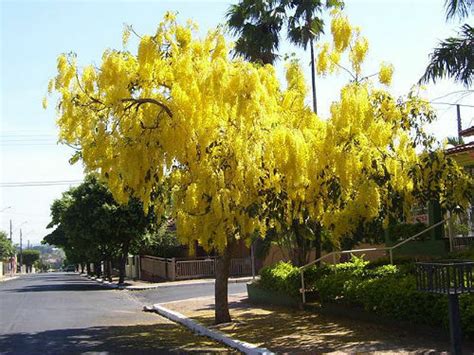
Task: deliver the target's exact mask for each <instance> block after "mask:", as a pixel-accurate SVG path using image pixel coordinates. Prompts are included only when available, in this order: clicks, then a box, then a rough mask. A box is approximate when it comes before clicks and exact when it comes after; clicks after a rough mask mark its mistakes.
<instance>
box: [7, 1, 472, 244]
mask: <svg viewBox="0 0 474 355" xmlns="http://www.w3.org/2000/svg"><path fill="white" fill-rule="evenodd" d="M231 3H235V1H225V0H214V1H210V0H207V1H198V0H194V1H191V0H188V1H185V0H182V1H160V0H154V1H151V0H150V1H131V0H130V1H112V0H110V1H108V0H102V1H101V0H95V1H85V0H84V1H72V0H62V1H60V0H37V1H22V0H0V19H1V23H0V34H1V42H0V61H1V75H0V83H1V97H0V115H1V116H0V171H1V173H0V174H1V175H0V230H5V231H7V232H9V228H10V227H9V224H10V220H11V221H12V226H13V228H12V230H13V240H14V242H15V243H19V233H20V229H21V230H22V235H23V245H24V246H25V245H27V243H28V241H29V242H30V243H31V244H38V243H39V242H40V241H41V239H42V238H43V237H44V236H45V235H46V234H48V233H49V231H50V230H49V231H48V230H47V229H46V226H47V224H48V223H49V221H50V214H49V211H50V210H49V208H50V205H51V203H52V202H53V201H54V199H57V198H60V197H61V194H62V192H63V191H65V190H67V189H68V188H69V186H72V185H74V184H77V183H78V182H79V181H81V180H82V178H83V172H82V170H83V169H82V166H81V164H80V163H79V164H76V165H70V164H69V162H68V161H69V158H70V157H71V155H72V153H73V151H72V149H71V148H69V147H66V146H62V145H58V144H57V128H56V125H55V121H56V116H55V114H56V112H55V109H54V102H50V105H49V108H48V109H47V110H43V108H42V105H41V103H42V99H43V97H44V96H45V94H46V90H47V84H48V81H49V79H51V78H52V77H54V75H55V70H56V58H57V56H58V55H59V54H60V53H65V52H71V51H72V52H75V53H77V55H78V62H79V64H80V65H85V64H89V63H99V61H100V58H101V55H102V53H103V51H104V50H105V49H107V48H117V49H121V48H122V35H121V34H122V30H123V26H124V24H129V25H132V26H133V27H134V29H135V30H136V32H138V33H152V32H154V30H155V29H156V26H157V24H158V22H159V21H160V20H161V18H162V17H163V15H164V13H165V12H166V11H177V12H178V14H179V17H178V18H179V19H180V20H182V21H183V22H184V21H185V20H186V19H188V18H191V19H193V20H194V21H195V22H197V23H198V24H199V28H200V33H201V34H205V33H206V32H207V31H208V30H209V29H212V28H214V27H215V26H217V25H219V24H221V23H223V22H224V21H225V13H226V11H227V9H228V7H229V5H230V4H231ZM443 5H444V1H443V0H346V7H345V12H346V13H347V15H348V16H349V19H350V21H351V23H353V24H354V25H358V26H360V27H361V28H362V34H363V35H364V36H366V37H367V38H368V40H369V43H370V50H369V57H368V60H367V62H366V65H365V66H364V69H363V71H364V73H366V74H372V73H375V72H377V68H378V67H379V64H380V62H382V61H385V62H390V63H392V64H393V65H394V67H395V74H394V80H393V84H392V87H391V89H390V90H391V92H392V93H393V94H394V95H396V96H400V95H404V94H406V93H407V92H408V91H409V90H410V88H411V87H412V86H413V85H414V84H415V83H416V82H417V80H418V79H419V77H420V76H421V75H422V73H423V72H424V68H425V67H426V65H427V63H428V55H429V53H430V52H431V51H432V48H434V46H435V45H436V44H437V43H438V42H439V40H441V39H444V38H446V37H448V36H451V35H454V34H455V30H456V28H457V27H459V25H460V24H459V23H458V22H456V21H450V22H448V23H447V22H446V21H445V15H444V8H443ZM469 21H470V22H471V21H472V17H471V18H470V19H469ZM327 32H329V29H328V30H327ZM229 39H231V38H230V36H229ZM328 39H329V37H328V36H327V35H325V36H323V37H322V39H321V41H322V42H323V41H326V40H328ZM130 49H133V48H130ZM293 52H294V53H295V54H296V57H297V58H299V59H300V61H301V64H302V66H303V68H304V70H305V74H306V77H307V78H309V77H310V71H309V53H307V52H304V51H303V50H301V49H298V48H295V47H293V46H291V45H289V44H288V43H286V41H285V42H284V43H283V44H282V46H281V49H280V53H281V54H285V53H288V54H289V53H293ZM276 66H277V72H278V75H279V77H280V78H282V79H283V78H284V63H283V62H282V61H280V62H278V63H277V65H276ZM348 80H349V78H348V76H347V75H344V73H340V74H339V75H337V76H331V77H326V78H318V79H317V84H316V85H317V95H318V101H319V107H318V112H319V114H320V116H321V117H323V118H325V117H327V115H328V110H329V106H330V103H331V102H332V101H334V100H336V99H337V98H338V92H339V90H340V88H341V86H342V85H344V83H346V82H347V81H348ZM308 84H309V81H308ZM462 90H465V88H464V87H462V86H461V85H456V84H454V83H453V82H452V81H450V80H443V81H440V82H439V83H437V84H436V85H433V84H430V85H427V86H426V91H425V92H424V93H423V95H424V96H425V97H426V98H428V99H429V100H434V101H435V102H448V103H455V102H459V103H463V104H467V105H474V95H470V96H466V97H464V98H463V97H462V95H460V94H459V93H458V94H451V93H455V92H458V91H462ZM445 95H447V96H445ZM442 96H445V97H443V98H439V97H442ZM437 98H439V99H437ZM435 99H436V100H435ZM308 100H309V98H308ZM308 103H310V101H308ZM434 107H435V108H436V109H437V110H438V120H437V121H436V122H435V123H434V124H432V125H431V126H430V127H429V131H431V132H432V133H434V134H435V135H436V137H437V138H438V139H440V140H442V139H444V138H445V137H447V136H455V135H457V125H456V111H455V107H453V106H448V105H444V104H435V105H434ZM461 116H462V121H463V127H464V128H465V127H468V126H470V125H472V124H473V118H474V109H473V108H472V107H462V108H461ZM25 185H29V186H25ZM38 185H41V186H38Z"/></svg>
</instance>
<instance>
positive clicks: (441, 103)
mask: <svg viewBox="0 0 474 355" xmlns="http://www.w3.org/2000/svg"><path fill="white" fill-rule="evenodd" d="M430 104H432V105H449V106H461V107H474V105H466V104H453V103H451V102H433V101H430Z"/></svg>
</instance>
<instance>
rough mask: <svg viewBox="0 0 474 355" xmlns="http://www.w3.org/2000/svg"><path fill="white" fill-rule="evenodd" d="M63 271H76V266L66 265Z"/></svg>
mask: <svg viewBox="0 0 474 355" xmlns="http://www.w3.org/2000/svg"><path fill="white" fill-rule="evenodd" d="M64 271H66V272H74V271H76V267H75V266H74V265H68V266H66V267H65V268H64Z"/></svg>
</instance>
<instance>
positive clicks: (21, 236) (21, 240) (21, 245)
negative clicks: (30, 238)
mask: <svg viewBox="0 0 474 355" xmlns="http://www.w3.org/2000/svg"><path fill="white" fill-rule="evenodd" d="M22 266H23V235H22V234H21V228H20V273H21V268H22Z"/></svg>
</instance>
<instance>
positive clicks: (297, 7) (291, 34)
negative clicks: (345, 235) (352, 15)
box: [287, 0, 343, 114]
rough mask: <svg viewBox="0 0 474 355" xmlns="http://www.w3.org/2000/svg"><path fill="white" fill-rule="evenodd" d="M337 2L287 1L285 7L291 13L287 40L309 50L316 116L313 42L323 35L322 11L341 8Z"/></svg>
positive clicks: (316, 0) (318, 0)
mask: <svg viewBox="0 0 474 355" xmlns="http://www.w3.org/2000/svg"><path fill="white" fill-rule="evenodd" d="M342 5H343V2H342V1H338V0H327V1H321V0H287V7H288V8H289V9H290V10H291V11H293V14H292V15H290V16H289V17H288V39H289V40H290V42H291V43H293V44H295V45H296V46H300V47H303V49H304V50H306V49H307V48H308V45H309V48H310V62H311V88H312V96H313V111H314V112H315V113H316V114H317V113H318V107H317V101H316V71H315V58H314V42H315V41H317V40H318V39H319V37H320V36H321V34H323V33H324V21H323V19H322V18H321V15H322V12H323V10H324V9H330V8H332V7H342Z"/></svg>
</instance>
